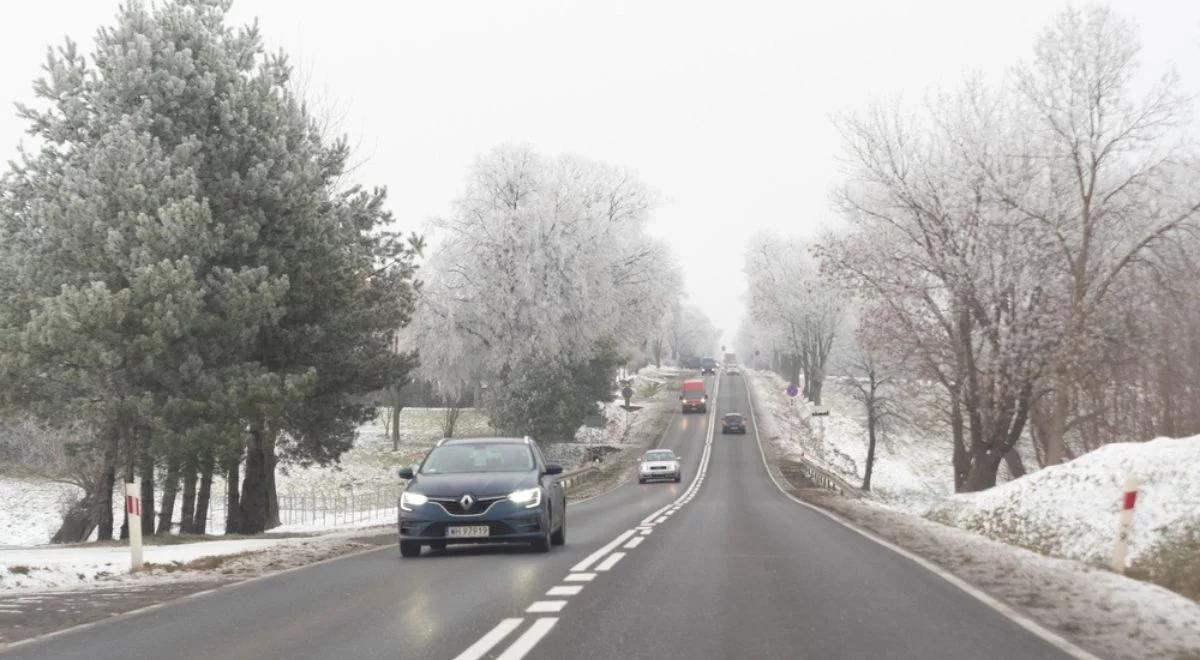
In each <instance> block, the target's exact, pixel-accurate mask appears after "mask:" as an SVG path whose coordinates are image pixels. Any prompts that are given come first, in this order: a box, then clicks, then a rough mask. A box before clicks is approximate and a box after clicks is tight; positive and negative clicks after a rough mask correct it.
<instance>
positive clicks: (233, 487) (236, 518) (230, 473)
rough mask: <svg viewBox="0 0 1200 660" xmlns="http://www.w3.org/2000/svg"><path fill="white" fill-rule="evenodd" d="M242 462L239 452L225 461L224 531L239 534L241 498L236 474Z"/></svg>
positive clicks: (240, 526) (238, 476)
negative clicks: (225, 500) (225, 498)
mask: <svg viewBox="0 0 1200 660" xmlns="http://www.w3.org/2000/svg"><path fill="white" fill-rule="evenodd" d="M241 464H242V456H241V452H238V453H237V454H235V455H233V456H231V457H230V458H229V459H228V460H227V461H226V462H225V488H226V492H227V494H228V496H227V500H228V501H227V502H226V507H225V533H226V534H240V533H241V531H242V498H241V495H240V492H239V491H238V482H239V481H240V480H241V476H240V475H239V474H238V472H239V468H240V467H241Z"/></svg>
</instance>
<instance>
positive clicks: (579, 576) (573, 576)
mask: <svg viewBox="0 0 1200 660" xmlns="http://www.w3.org/2000/svg"><path fill="white" fill-rule="evenodd" d="M595 579H596V574H595V573H567V577H565V578H563V581H564V582H591V581H592V580H595Z"/></svg>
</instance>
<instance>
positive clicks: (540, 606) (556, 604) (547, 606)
mask: <svg viewBox="0 0 1200 660" xmlns="http://www.w3.org/2000/svg"><path fill="white" fill-rule="evenodd" d="M566 606H567V601H565V600H535V601H533V605H530V606H529V607H528V608H526V610H525V611H526V612H529V613H530V614H539V613H542V612H561V611H562V608H564V607H566Z"/></svg>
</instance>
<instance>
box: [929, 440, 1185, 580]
mask: <svg viewBox="0 0 1200 660" xmlns="http://www.w3.org/2000/svg"><path fill="white" fill-rule="evenodd" d="M1130 475H1133V476H1136V477H1137V478H1138V480H1139V481H1140V482H1141V487H1140V489H1139V493H1138V499H1137V506H1136V509H1135V512H1136V513H1135V515H1134V520H1133V535H1132V538H1131V540H1130V545H1129V560H1130V561H1131V562H1135V561H1138V560H1140V559H1142V558H1144V557H1146V556H1147V554H1148V553H1151V552H1154V550H1155V548H1156V547H1158V546H1159V545H1160V544H1162V543H1164V542H1166V541H1167V535H1168V534H1169V533H1171V532H1173V531H1182V530H1185V529H1198V528H1200V436H1197V437H1193V438H1181V439H1172V438H1159V439H1157V440H1152V441H1150V442H1137V443H1133V442H1129V443H1117V444H1111V445H1105V446H1104V447H1101V448H1099V449H1097V450H1095V451H1092V452H1090V453H1087V454H1084V455H1083V456H1080V457H1079V458H1077V459H1075V460H1073V461H1071V462H1069V463H1066V464H1063V465H1056V466H1051V467H1047V468H1045V469H1042V470H1039V471H1038V472H1035V473H1033V474H1030V475H1028V476H1026V477H1024V478H1022V479H1017V480H1016V481H1011V482H1008V483H1005V484H1001V485H999V486H996V487H995V488H992V489H989V490H986V491H983V492H980V493H964V494H961V495H954V496H952V497H949V498H947V499H946V500H945V501H943V502H942V503H940V504H938V505H937V506H935V507H934V508H933V509H932V510H931V511H930V512H929V517H930V518H933V519H934V520H937V521H939V522H943V523H945V524H949V525H953V526H955V527H961V528H963V529H967V530H970V531H975V532H978V533H981V534H984V535H986V536H989V537H991V538H994V539H998V540H1002V541H1006V542H1008V543H1012V544H1015V545H1020V546H1022V547H1026V548H1029V549H1031V550H1036V551H1038V552H1041V553H1044V554H1048V555H1054V556H1057V557H1067V558H1070V559H1077V560H1080V561H1085V562H1090V563H1104V562H1107V561H1108V558H1109V557H1110V556H1111V552H1112V547H1113V540H1114V537H1115V534H1116V520H1117V518H1116V514H1117V511H1118V510H1119V508H1120V503H1121V497H1122V493H1123V484H1124V482H1125V479H1126V478H1127V477H1128V476H1130ZM1198 568H1200V566H1198Z"/></svg>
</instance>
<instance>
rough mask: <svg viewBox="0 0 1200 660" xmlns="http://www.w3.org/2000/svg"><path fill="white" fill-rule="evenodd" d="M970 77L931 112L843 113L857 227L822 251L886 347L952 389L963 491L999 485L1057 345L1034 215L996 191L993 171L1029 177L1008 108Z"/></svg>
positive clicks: (848, 193) (849, 207) (849, 202)
mask: <svg viewBox="0 0 1200 660" xmlns="http://www.w3.org/2000/svg"><path fill="white" fill-rule="evenodd" d="M998 107H999V108H1003V106H1002V105H998V104H997V103H995V102H994V99H993V98H992V96H991V95H990V93H989V92H987V90H982V89H980V88H978V87H968V88H967V89H965V90H964V91H963V92H962V93H961V94H960V95H958V96H955V97H949V98H942V99H939V100H937V101H936V102H935V104H934V105H931V106H930V108H929V109H928V111H927V112H926V113H923V114H918V115H915V116H907V115H906V114H905V113H904V112H902V111H901V110H899V109H891V110H889V109H884V108H881V107H876V108H875V109H874V110H873V111H871V112H868V113H866V114H864V115H860V116H857V117H850V118H847V119H845V120H844V121H843V123H842V128H843V131H844V135H845V138H846V144H847V146H846V150H847V154H848V160H850V161H851V162H853V163H854V167H853V170H852V172H851V176H852V179H851V183H849V184H848V185H847V186H846V187H845V188H844V189H843V191H842V192H841V194H840V196H839V200H840V204H841V207H842V209H843V211H844V213H845V215H846V217H847V219H848V221H849V224H850V232H849V233H848V235H846V236H843V237H838V238H832V239H830V240H829V241H827V242H826V244H825V245H824V246H823V247H822V255H823V256H824V257H825V260H826V261H825V264H824V265H825V267H826V269H827V271H828V272H829V273H830V274H831V275H832V276H833V277H835V278H837V279H838V280H839V281H840V282H841V283H843V284H844V285H846V286H848V287H849V288H850V290H851V291H853V292H854V294H855V295H856V296H857V297H859V298H860V299H862V300H863V302H864V306H863V319H864V322H866V323H871V324H873V325H874V326H875V328H876V330H877V332H874V333H872V334H871V335H870V336H871V337H873V338H874V339H875V340H876V341H877V342H879V343H878V344H876V345H875V346H870V347H869V348H872V349H880V348H882V349H884V350H886V351H890V352H891V353H892V355H895V356H910V357H911V358H912V359H913V360H914V361H915V363H916V364H918V365H919V366H920V368H921V369H922V372H923V374H924V375H925V377H927V378H929V379H930V380H934V381H936V382H938V383H940V384H941V385H942V386H943V387H944V388H945V389H946V391H947V395H948V399H949V400H950V402H951V406H950V411H949V414H950V425H951V428H952V430H953V435H954V454H953V459H952V463H953V467H954V476H955V485H956V488H958V489H960V490H971V491H973V490H980V489H984V488H989V487H991V486H992V485H994V484H995V481H996V474H997V470H998V468H999V464H1000V462H1001V461H1002V460H1003V459H1004V457H1005V456H1006V455H1007V454H1008V453H1009V452H1011V451H1012V449H1013V447H1014V446H1015V445H1016V443H1017V442H1018V441H1019V439H1020V438H1021V437H1022V434H1023V432H1024V430H1025V425H1026V423H1027V421H1028V418H1029V413H1030V409H1031V406H1032V405H1033V402H1034V397H1035V393H1036V388H1037V384H1038V382H1039V379H1040V378H1041V377H1042V375H1043V373H1044V371H1045V369H1046V364H1047V353H1048V351H1049V350H1050V349H1051V347H1052V346H1053V344H1054V341H1055V335H1054V333H1053V329H1052V327H1051V325H1052V324H1051V322H1050V318H1051V315H1050V308H1049V306H1048V305H1047V304H1046V303H1047V299H1048V293H1047V283H1048V282H1049V281H1050V280H1051V279H1052V277H1053V271H1052V269H1051V268H1050V266H1049V262H1048V260H1047V259H1045V258H1044V255H1042V254H1041V253H1040V252H1039V250H1041V249H1042V248H1043V247H1044V246H1046V245H1047V244H1048V242H1047V241H1045V240H1043V238H1044V233H1043V232H1041V231H1040V229H1039V227H1038V225H1037V223H1035V222H1034V221H1032V220H1030V219H1029V218H1026V217H1024V216H1023V215H1022V214H1021V213H1019V212H1018V211H1016V210H1015V209H1013V208H1012V206H1011V205H1009V204H1007V203H1006V202H1005V200H1003V199H1002V198H1000V197H998V196H997V195H995V194H994V193H993V192H992V191H991V184H990V183H989V178H988V176H987V175H986V174H985V172H984V168H985V167H1001V168H1003V169H1002V170H1001V171H1002V172H1003V175H1004V176H1006V177H1011V178H1013V179H1019V178H1020V177H1022V176H1025V175H1026V174H1027V170H1028V167H1029V166H1030V163H1029V161H1026V160H1024V159H1008V158H1006V157H1005V154H1008V153H1010V150H1011V148H1012V142H1013V140H1014V137H1013V135H1012V133H1011V130H1010V129H1011V127H1012V126H1013V123H1012V117H1011V116H1009V115H1007V114H1005V113H1003V112H1002V111H998V110H997V108H998Z"/></svg>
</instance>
